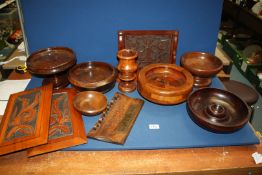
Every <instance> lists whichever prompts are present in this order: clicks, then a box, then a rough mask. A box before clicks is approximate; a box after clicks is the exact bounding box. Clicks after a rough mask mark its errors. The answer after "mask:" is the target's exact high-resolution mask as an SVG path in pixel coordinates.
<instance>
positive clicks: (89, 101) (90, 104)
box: [74, 91, 107, 116]
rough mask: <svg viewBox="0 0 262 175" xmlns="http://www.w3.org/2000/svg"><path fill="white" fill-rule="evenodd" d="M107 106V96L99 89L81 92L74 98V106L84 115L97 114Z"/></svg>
mask: <svg viewBox="0 0 262 175" xmlns="http://www.w3.org/2000/svg"><path fill="white" fill-rule="evenodd" d="M106 106H107V98H106V96H105V95H104V94H102V93H101V92H97V91H83V92H79V93H78V94H77V95H76V96H75V98H74V107H75V108H76V109H77V110H78V111H80V112H82V114H84V115H88V116H90V115H91V116H92V115H97V114H99V113H101V112H102V111H104V110H105V109H106Z"/></svg>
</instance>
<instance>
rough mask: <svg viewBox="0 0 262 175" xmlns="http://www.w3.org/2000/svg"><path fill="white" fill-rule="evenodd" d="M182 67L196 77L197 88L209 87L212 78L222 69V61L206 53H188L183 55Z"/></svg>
mask: <svg viewBox="0 0 262 175" xmlns="http://www.w3.org/2000/svg"><path fill="white" fill-rule="evenodd" d="M180 61H181V65H182V66H183V67H184V68H185V69H187V70H188V71H189V72H191V73H192V74H193V76H194V86H195V87H207V86H209V85H210V84H211V82H212V80H211V77H212V76H214V75H216V74H217V73H218V72H219V71H220V70H221V69H222V68H223V63H222V61H221V60H220V59H219V58H217V57H216V56H214V55H211V54H208V53H205V52H188V53H185V54H183V55H182V57H181V60H180Z"/></svg>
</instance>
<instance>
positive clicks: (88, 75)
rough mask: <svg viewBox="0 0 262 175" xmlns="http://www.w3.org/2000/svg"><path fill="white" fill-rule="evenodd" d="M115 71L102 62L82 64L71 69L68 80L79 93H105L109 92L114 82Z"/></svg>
mask: <svg viewBox="0 0 262 175" xmlns="http://www.w3.org/2000/svg"><path fill="white" fill-rule="evenodd" d="M116 77H117V70H116V69H115V68H114V67H113V66H111V65H110V64H108V63H104V62H95V61H90V62H83V63H80V64H77V65H75V66H74V67H72V68H71V69H70V71H69V74H68V80H69V81H70V83H71V84H72V85H74V86H75V87H76V88H77V89H78V90H79V91H83V90H91V91H99V92H103V93H105V92H107V91H109V90H111V89H112V88H113V87H114V85H115V81H116Z"/></svg>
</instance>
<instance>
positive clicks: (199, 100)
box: [187, 88, 250, 133]
mask: <svg viewBox="0 0 262 175" xmlns="http://www.w3.org/2000/svg"><path fill="white" fill-rule="evenodd" d="M187 110H188V113H189V115H190V117H191V119H192V120H193V121H194V122H195V123H196V124H198V125H199V126H200V127H202V128H204V129H207V130H209V131H212V132H218V133H227V132H234V131H237V130H239V129H240V128H242V127H243V126H244V125H245V124H246V123H247V122H248V120H249V117H250V110H249V107H248V106H247V104H246V103H245V102H244V101H243V100H241V99H240V98H239V97H237V96H236V95H234V94H233V93H231V92H228V91H225V90H221V89H216V88H201V89H198V90H196V91H195V92H193V93H192V94H190V95H189V96H188V100H187Z"/></svg>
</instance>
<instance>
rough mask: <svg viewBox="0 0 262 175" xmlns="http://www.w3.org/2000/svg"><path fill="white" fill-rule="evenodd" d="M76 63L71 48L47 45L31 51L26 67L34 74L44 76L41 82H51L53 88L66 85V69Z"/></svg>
mask: <svg viewBox="0 0 262 175" xmlns="http://www.w3.org/2000/svg"><path fill="white" fill-rule="evenodd" d="M75 63H76V56H75V53H74V52H73V50H72V49H70V48H66V47H49V48H46V49H41V50H38V51H36V52H34V53H32V54H31V55H30V56H29V57H28V59H27V61H26V65H27V69H28V71H29V72H30V73H32V74H34V75H35V76H40V77H42V78H44V80H43V84H48V83H49V82H52V83H53V87H54V88H55V89H59V88H62V87H66V86H67V85H68V84H69V82H68V80H67V70H68V69H69V68H70V67H72V66H73V65H74V64H75Z"/></svg>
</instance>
